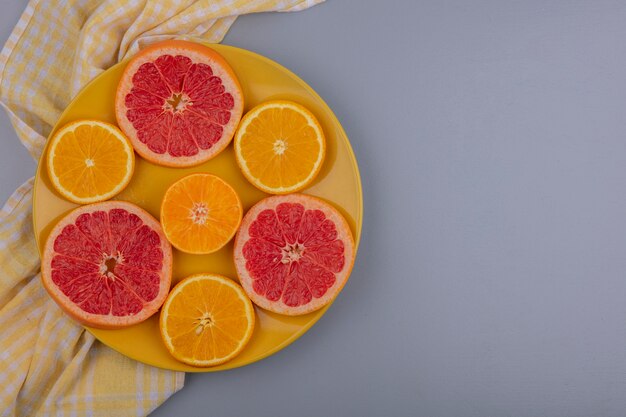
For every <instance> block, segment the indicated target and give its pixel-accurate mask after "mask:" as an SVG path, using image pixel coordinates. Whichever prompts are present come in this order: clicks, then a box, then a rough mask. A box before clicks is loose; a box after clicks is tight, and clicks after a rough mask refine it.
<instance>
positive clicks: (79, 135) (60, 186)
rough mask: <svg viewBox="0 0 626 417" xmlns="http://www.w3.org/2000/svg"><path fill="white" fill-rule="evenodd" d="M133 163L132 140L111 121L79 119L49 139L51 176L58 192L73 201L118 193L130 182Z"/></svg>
mask: <svg viewBox="0 0 626 417" xmlns="http://www.w3.org/2000/svg"><path fill="white" fill-rule="evenodd" d="M134 167H135V153H134V152H133V147H132V145H131V144H130V141H129V140H128V139H127V138H126V137H125V136H124V135H123V134H122V132H121V131H120V130H119V129H118V128H117V127H115V126H113V125H112V124H109V123H105V122H102V121H98V120H77V121H74V122H71V123H68V124H66V125H65V126H63V127H62V128H61V129H59V130H58V131H57V132H56V133H55V134H54V135H53V136H52V138H51V139H50V145H49V147H48V155H47V168H48V176H49V177H50V180H51V182H52V185H53V187H54V188H55V189H56V190H57V191H58V192H59V194H61V195H62V196H63V197H65V198H66V199H68V200H70V201H72V202H74V203H79V204H88V203H96V202H99V201H104V200H108V199H109V198H111V197H113V196H115V195H116V194H118V193H119V192H121V191H122V190H123V189H124V188H125V187H126V186H127V185H128V183H129V182H130V179H131V178H132V175H133V171H134Z"/></svg>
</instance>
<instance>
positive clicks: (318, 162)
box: [233, 100, 326, 195]
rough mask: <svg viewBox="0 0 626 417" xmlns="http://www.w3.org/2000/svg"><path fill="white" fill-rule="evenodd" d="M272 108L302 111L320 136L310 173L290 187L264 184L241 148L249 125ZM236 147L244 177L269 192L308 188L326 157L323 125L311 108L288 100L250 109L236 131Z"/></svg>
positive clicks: (291, 191) (284, 192)
mask: <svg viewBox="0 0 626 417" xmlns="http://www.w3.org/2000/svg"><path fill="white" fill-rule="evenodd" d="M272 108H289V109H291V110H294V111H296V112H298V113H300V114H301V115H302V116H304V118H305V119H306V120H307V122H308V125H309V126H310V127H311V128H313V130H314V131H315V133H316V137H317V138H318V142H319V145H320V152H319V154H318V158H317V160H316V161H315V163H314V165H313V168H312V169H311V172H310V174H309V175H308V176H307V177H306V178H305V179H303V180H302V181H300V182H297V183H295V184H293V185H291V186H289V187H270V186H268V185H266V184H264V183H263V182H262V181H261V180H260V179H259V178H257V177H256V176H254V175H253V174H252V172H251V171H250V168H249V167H248V164H247V162H246V160H245V158H244V156H243V152H242V149H241V140H242V136H243V134H244V133H245V132H246V129H247V128H248V125H249V124H250V123H251V122H252V121H253V120H254V119H255V118H256V117H257V116H258V115H259V114H260V113H261V112H263V111H266V110H269V109H272ZM233 142H234V148H235V159H236V161H237V165H238V166H239V169H240V170H241V172H242V173H243V175H244V177H246V179H247V180H248V181H249V182H250V183H251V184H252V185H254V186H255V187H256V188H258V189H259V190H261V191H264V192H266V193H268V194H278V195H284V194H290V193H294V192H296V191H300V190H302V189H304V188H306V187H307V186H308V185H309V184H311V183H312V182H313V181H314V180H315V178H316V177H317V175H318V174H319V172H320V170H321V169H322V165H323V163H324V158H325V157H326V139H325V136H324V131H323V130H322V127H321V125H320V124H319V121H318V120H317V118H316V117H315V116H314V115H313V113H311V111H310V110H309V109H307V108H306V107H304V106H302V105H301V104H298V103H295V102H293V101H288V100H270V101H265V102H263V103H261V104H258V105H257V106H255V107H253V108H252V109H251V110H250V111H248V112H247V113H246V114H245V115H244V116H243V117H242V119H241V122H240V123H239V127H238V128H237V131H236V132H235V139H234V141H233Z"/></svg>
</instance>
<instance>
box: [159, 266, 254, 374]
mask: <svg viewBox="0 0 626 417" xmlns="http://www.w3.org/2000/svg"><path fill="white" fill-rule="evenodd" d="M159 327H160V329H161V337H162V338H163V342H164V343H165V347H167V350H168V351H169V352H170V353H171V354H172V356H174V357H175V358H176V359H178V360H179V361H181V362H184V363H187V364H189V365H193V366H214V365H219V364H220V363H224V362H226V361H228V360H230V359H232V358H234V357H235V356H237V355H238V354H239V352H241V351H242V350H243V348H244V347H245V346H246V344H247V343H248V341H249V340H250V337H252V332H253V330H254V308H253V307H252V303H251V302H250V299H249V298H248V297H247V296H246V294H245V293H244V292H243V290H242V289H241V287H240V286H239V285H238V284H237V283H235V282H233V281H232V280H230V279H228V278H226V277H223V276H221V275H215V274H198V275H192V276H190V277H187V278H185V279H184V280H182V281H181V282H180V283H178V284H177V285H176V286H175V287H174V289H173V290H172V292H171V293H170V295H169V296H168V297H167V300H166V301H165V304H163V309H162V310H161V318H160V321H159Z"/></svg>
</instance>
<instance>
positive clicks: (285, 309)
mask: <svg viewBox="0 0 626 417" xmlns="http://www.w3.org/2000/svg"><path fill="white" fill-rule="evenodd" d="M234 259H235V267H236V269H237V275H238V276H239V281H240V282H241V285H242V287H243V289H244V290H245V291H246V293H247V294H248V296H249V297H250V298H251V299H252V301H253V302H254V303H255V304H256V305H258V306H259V307H262V308H265V309H267V310H270V311H274V312H276V313H281V314H287V315H299V314H306V313H310V312H312V311H315V310H317V309H319V308H321V307H323V306H324V305H326V304H328V303H330V302H331V301H332V300H333V299H334V298H335V297H336V296H337V294H338V293H339V291H341V289H342V288H343V286H344V284H345V283H346V281H347V280H348V276H349V275H350V271H351V270H352V265H353V263H354V240H353V238H352V233H351V232H350V227H349V226H348V223H347V222H346V220H345V219H344V218H343V216H342V215H341V214H340V213H339V212H338V211H337V210H336V209H335V208H334V207H332V206H331V205H329V204H328V203H326V202H324V201H322V200H320V199H318V198H316V197H311V196H308V195H304V194H290V195H285V196H273V197H268V198H265V199H263V200H261V201H260V202H258V203H257V204H256V205H255V206H253V207H252V208H251V209H250V210H249V211H248V213H246V215H245V217H244V219H243V221H242V223H241V228H240V229H239V232H238V233H237V237H236V238H235V249H234Z"/></svg>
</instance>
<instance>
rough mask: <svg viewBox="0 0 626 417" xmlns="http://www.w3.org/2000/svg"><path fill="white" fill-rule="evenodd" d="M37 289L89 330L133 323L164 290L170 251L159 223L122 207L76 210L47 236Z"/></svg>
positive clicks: (104, 205)
mask: <svg viewBox="0 0 626 417" xmlns="http://www.w3.org/2000/svg"><path fill="white" fill-rule="evenodd" d="M41 278H42V281H43V284H44V286H45V288H46V290H48V292H49V293H50V295H51V296H52V298H53V299H54V300H55V301H56V302H57V304H59V306H60V307H61V308H62V309H63V310H65V312H66V313H68V314H69V315H70V316H71V317H73V318H74V319H75V320H77V321H79V322H81V323H83V324H85V325H87V326H92V327H99V328H119V327H124V326H130V325H131V324H136V323H139V322H141V321H143V320H145V319H147V318H148V317H150V316H151V315H153V314H154V313H156V311H157V310H158V309H159V307H161V304H163V301H164V300H165V298H166V296H167V293H168V291H169V289H170V283H171V278H172V248H171V246H170V244H169V242H168V241H167V239H166V238H165V236H164V235H163V232H162V230H161V226H160V224H159V222H158V221H157V220H156V219H155V218H154V217H152V216H151V215H150V214H148V213H147V212H145V211H144V210H143V209H141V208H139V207H137V206H136V205H134V204H131V203H127V202H124V201H106V202H104V203H96V204H90V205H87V206H81V207H79V208H77V209H75V210H73V211H71V212H70V213H69V214H67V215H66V216H65V217H64V218H62V219H61V220H60V221H59V222H58V223H57V225H56V226H55V227H54V229H52V231H51V232H50V236H49V237H48V240H47V241H46V246H45V248H44V252H43V257H42V261H41Z"/></svg>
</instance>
